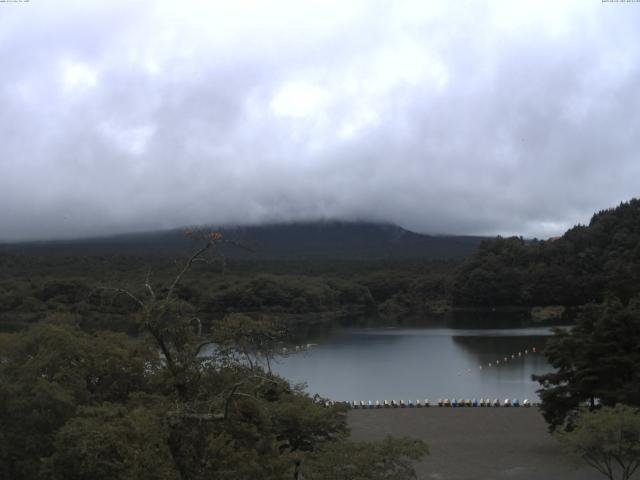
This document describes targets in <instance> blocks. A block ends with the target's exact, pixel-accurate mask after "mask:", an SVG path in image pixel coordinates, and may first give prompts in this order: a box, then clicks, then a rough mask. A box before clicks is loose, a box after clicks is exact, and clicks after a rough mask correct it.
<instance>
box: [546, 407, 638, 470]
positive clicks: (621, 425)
mask: <svg viewBox="0 0 640 480" xmlns="http://www.w3.org/2000/svg"><path fill="white" fill-rule="evenodd" d="M555 436H556V438H557V439H558V440H559V441H560V442H561V444H562V446H563V447H564V450H565V451H566V452H567V453H569V454H570V455H572V456H575V457H577V458H579V459H581V460H584V461H585V462H586V463H587V464H588V465H590V466H591V467H593V468H595V469H596V470H598V471H599V472H600V473H602V474H603V475H604V476H606V477H607V478H609V479H610V480H615V479H616V478H620V479H621V480H628V479H629V478H631V476H632V475H633V474H634V472H635V471H636V470H637V469H638V467H640V414H638V409H637V408H632V407H629V406H627V405H622V404H618V405H616V406H615V407H604V408H602V409H599V410H595V411H590V410H587V409H581V410H580V412H579V413H578V415H577V416H576V418H575V423H574V425H573V428H572V429H571V430H570V431H561V432H556V433H555Z"/></svg>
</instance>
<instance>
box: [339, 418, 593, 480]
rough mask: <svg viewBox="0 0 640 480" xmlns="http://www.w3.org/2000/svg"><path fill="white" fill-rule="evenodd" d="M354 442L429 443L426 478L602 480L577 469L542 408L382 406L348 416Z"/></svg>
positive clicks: (419, 469)
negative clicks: (403, 439) (388, 439)
mask: <svg viewBox="0 0 640 480" xmlns="http://www.w3.org/2000/svg"><path fill="white" fill-rule="evenodd" d="M347 420H348V425H349V427H350V428H351V438H352V439H353V440H360V441H367V440H369V441H370V440H380V439H382V438H384V437H385V436H387V435H393V436H398V437H402V436H408V437H412V438H417V439H421V440H424V441H425V442H426V443H427V444H428V446H429V452H430V455H427V456H425V457H424V458H423V459H422V460H421V461H420V462H417V463H416V474H417V478H418V479H420V480H423V479H424V480H467V479H469V480H470V479H474V480H497V479H513V480H538V479H545V480H592V479H593V480H598V479H600V478H602V475H601V474H600V473H598V472H597V471H596V470H594V469H592V468H591V467H588V466H586V465H582V466H579V467H578V468H575V467H573V466H572V464H571V463H570V460H569V459H567V458H566V457H565V456H564V455H563V454H562V452H561V451H560V447H559V445H558V444H557V442H556V441H555V440H554V439H553V437H552V436H551V435H550V434H549V433H548V431H547V425H546V423H545V421H544V419H543V417H542V415H541V414H540V412H539V411H538V409H537V408H522V407H520V408H439V407H430V408H382V409H371V410H369V409H364V410H361V409H352V410H349V412H348V414H347Z"/></svg>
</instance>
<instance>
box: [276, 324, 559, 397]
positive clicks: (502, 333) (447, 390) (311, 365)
mask: <svg viewBox="0 0 640 480" xmlns="http://www.w3.org/2000/svg"><path fill="white" fill-rule="evenodd" d="M550 334H551V330H550V329H549V328H548V327H534V328H531V327H527V328H516V329H514V328H510V329H502V328H491V329H469V328H461V329H454V328H397V327H394V328H343V329H338V330H332V331H331V332H329V333H328V335H327V337H326V338H325V339H324V340H323V341H322V343H320V344H319V345H317V346H315V347H313V348H311V349H310V350H309V351H308V352H304V353H300V354H294V355H291V356H290V357H287V358H284V359H281V360H279V362H278V363H277V364H276V365H275V368H274V370H276V371H277V372H278V373H280V374H281V375H283V376H284V377H286V378H288V379H290V380H292V381H293V382H307V384H308V387H309V391H310V392H311V393H319V394H320V395H322V396H325V397H328V398H332V399H336V400H354V399H358V400H360V399H364V400H369V399H371V400H374V399H380V400H382V399H385V398H387V399H392V398H395V399H400V398H403V399H417V398H423V399H424V398H427V397H428V398H430V399H437V398H440V397H442V398H444V397H448V398H453V397H455V398H471V397H478V398H479V397H491V398H494V397H498V398H506V397H509V398H513V397H517V398H520V399H523V398H529V399H536V398H537V396H536V393H535V391H536V390H537V388H538V384H537V383H536V382H533V381H532V380H531V375H532V374H534V373H535V374H540V373H545V372H547V371H549V370H550V368H551V367H550V366H549V365H548V364H547V362H546V361H545V359H544V357H543V356H542V354H541V353H540V351H541V349H542V348H543V347H544V343H545V341H546V339H547V338H548V336H549V335H550ZM534 348H535V350H536V353H533V349H534ZM525 351H526V352H527V353H526V354H525ZM519 352H520V356H518V353H519ZM512 355H513V358H511V356H512ZM505 357H507V360H506V361H505V360H504V359H505ZM489 364H491V366H489ZM480 367H482V368H480Z"/></svg>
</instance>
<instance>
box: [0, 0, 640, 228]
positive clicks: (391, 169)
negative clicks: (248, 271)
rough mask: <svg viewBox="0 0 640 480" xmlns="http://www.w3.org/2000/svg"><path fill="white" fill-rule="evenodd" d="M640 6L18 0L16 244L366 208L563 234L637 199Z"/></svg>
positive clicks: (14, 19)
mask: <svg viewBox="0 0 640 480" xmlns="http://www.w3.org/2000/svg"><path fill="white" fill-rule="evenodd" d="M638 25H640V3H614V2H601V1H600V0H593V1H591V0H589V1H585V0H574V1H563V2H556V1H542V0H534V1H523V2H513V1H497V0H496V1H487V2H482V1H459V2H447V1H442V2H422V1H398V2H382V1H374V2H371V1H349V2H338V1H333V0H323V1H309V2H307V1H305V2H298V1H293V0H291V1H270V2H259V1H254V0H246V1H239V0H228V1H227V0H220V1H215V2H205V1H201V2H200V1H181V2H177V1H157V2H125V1H121V0H110V1H95V2H71V1H64V0H57V1H55V2H44V1H31V2H26V3H24V2H23V3H17V2H16V3H13V2H5V3H0V67H1V70H2V85H1V87H0V240H8V241H10V240H19V239H42V238H70V237H77V236H90V235H105V234H112V233H120V232H129V231H144V230H154V229H163V228H172V227H178V226H183V225H188V224H210V223H215V224H234V225H238V224H253V223H265V222H283V221H312V220H316V219H339V220H366V221H373V222H388V223H393V224H397V225H401V226H402V227H405V228H407V229H410V230H413V231H416V232H421V233H432V234H433V233H448V234H466V235H487V234H497V233H502V234H511V233H516V234H521V235H525V236H538V237H547V236H550V235H558V234H561V233H562V232H563V231H564V230H565V229H566V228H567V227H570V226H571V225H573V224H575V223H576V222H577V221H581V222H588V220H589V218H590V216H591V214H592V212H593V211H596V210H599V209H601V208H605V207H610V206H615V205H616V204H617V203H619V202H620V201H623V200H628V199H629V198H631V197H633V196H638V193H639V188H638V186H639V185H640V158H639V155H640V153H639V152H640V116H639V115H638V114H637V112H638V111H640V29H639V28H638Z"/></svg>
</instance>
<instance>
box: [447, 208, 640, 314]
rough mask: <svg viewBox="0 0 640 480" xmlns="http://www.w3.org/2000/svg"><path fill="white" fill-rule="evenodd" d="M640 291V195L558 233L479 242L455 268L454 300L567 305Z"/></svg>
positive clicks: (626, 296)
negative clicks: (545, 237) (550, 236)
mask: <svg viewBox="0 0 640 480" xmlns="http://www.w3.org/2000/svg"><path fill="white" fill-rule="evenodd" d="M638 291H640V200H639V199H632V200H630V201H628V202H624V203H621V204H620V205H619V206H617V207H615V208H611V209H606V210H602V211H600V212H598V213H596V214H594V215H593V217H592V218H591V221H590V222H589V225H578V226H575V227H573V228H571V229H570V230H568V231H567V232H566V233H565V234H564V235H563V236H562V237H560V238H556V239H549V240H531V241H527V240H524V239H523V238H522V237H511V238H502V237H497V238H495V239H492V240H485V241H483V242H482V243H481V244H480V246H479V248H478V249H477V250H476V252H475V253H474V254H472V255H471V256H470V257H469V258H467V259H466V260H465V261H464V262H463V263H462V264H461V265H460V267H459V268H458V269H457V271H456V274H455V281H454V282H453V288H452V301H453V304H454V305H465V306H503V305H520V306H531V305H565V306H577V305H583V304H586V303H589V302H600V301H602V300H603V299H604V298H605V297H606V296H607V295H613V296H616V297H618V298H620V299H621V300H622V301H623V302H626V301H628V300H629V299H630V298H631V297H632V296H634V295H635V294H637V293H638Z"/></svg>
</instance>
